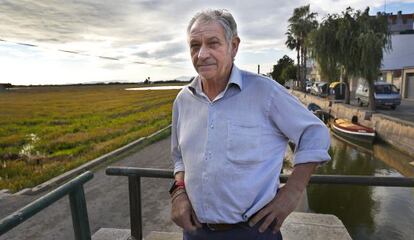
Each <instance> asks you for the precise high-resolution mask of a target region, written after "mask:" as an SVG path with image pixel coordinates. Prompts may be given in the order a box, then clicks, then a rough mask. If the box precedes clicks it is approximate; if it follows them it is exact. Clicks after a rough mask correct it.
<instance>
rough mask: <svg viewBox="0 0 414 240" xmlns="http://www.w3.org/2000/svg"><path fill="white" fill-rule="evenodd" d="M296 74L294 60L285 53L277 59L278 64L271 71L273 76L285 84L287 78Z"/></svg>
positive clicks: (291, 77)
mask: <svg viewBox="0 0 414 240" xmlns="http://www.w3.org/2000/svg"><path fill="white" fill-rule="evenodd" d="M292 71H293V74H292ZM295 74H296V67H295V65H294V61H293V59H291V58H290V57H289V56H287V55H284V56H283V57H282V58H280V59H279V60H278V61H277V64H276V65H273V71H272V72H271V73H270V75H271V76H272V78H273V79H274V80H276V81H277V82H278V83H280V84H281V85H284V84H285V82H286V81H287V80H289V79H293V78H295Z"/></svg>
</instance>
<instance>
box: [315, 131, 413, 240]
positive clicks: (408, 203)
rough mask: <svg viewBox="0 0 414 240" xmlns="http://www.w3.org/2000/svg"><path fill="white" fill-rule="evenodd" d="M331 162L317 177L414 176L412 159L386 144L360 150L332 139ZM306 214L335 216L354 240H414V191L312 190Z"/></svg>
mask: <svg viewBox="0 0 414 240" xmlns="http://www.w3.org/2000/svg"><path fill="white" fill-rule="evenodd" d="M330 151H331V156H332V161H330V162H328V163H327V164H324V165H323V166H321V167H320V168H319V169H318V170H317V174H337V175H339V174H341V175H370V176H406V177H414V166H412V165H410V164H409V162H411V161H414V159H412V158H410V157H409V156H407V155H405V154H402V153H401V152H398V151H397V150H395V149H393V148H392V147H391V146H388V145H386V144H375V145H374V146H372V147H371V148H363V147H360V146H357V145H354V144H352V143H349V142H346V141H344V140H343V139H339V138H337V137H336V136H335V135H333V134H332V136H331V150H330ZM308 201H309V208H310V211H311V212H316V213H326V214H334V215H335V216H337V217H338V218H339V219H341V220H342V222H343V223H344V224H345V226H346V228H347V229H348V231H349V233H350V235H351V237H352V238H353V239H376V240H377V239H380V240H381V239H384V240H385V239H393V240H398V239H401V240H408V239H414V188H399V187H364V186H347V185H311V186H309V187H308Z"/></svg>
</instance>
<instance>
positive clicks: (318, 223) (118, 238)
mask: <svg viewBox="0 0 414 240" xmlns="http://www.w3.org/2000/svg"><path fill="white" fill-rule="evenodd" d="M282 235H283V239H285V240H303V239H310V240H325V239H336V240H349V239H352V238H351V236H350V235H349V233H348V231H347V230H346V228H345V226H344V225H343V223H342V222H341V220H339V218H337V217H336V216H334V215H330V214H315V213H300V212H294V213H292V214H290V215H289V217H288V218H287V219H286V221H285V223H284V224H283V226H282ZM129 236H130V230H126V229H113V228H101V229H99V230H98V231H97V232H96V233H95V234H94V235H93V236H92V240H128V237H129ZM182 238H183V237H182V233H178V232H176V233H175V232H151V233H150V234H148V236H146V237H145V240H182Z"/></svg>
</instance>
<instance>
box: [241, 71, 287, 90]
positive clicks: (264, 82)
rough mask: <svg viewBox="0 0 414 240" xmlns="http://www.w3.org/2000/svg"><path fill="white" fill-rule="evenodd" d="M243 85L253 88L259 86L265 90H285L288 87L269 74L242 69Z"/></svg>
mask: <svg viewBox="0 0 414 240" xmlns="http://www.w3.org/2000/svg"><path fill="white" fill-rule="evenodd" d="M241 73H242V75H243V85H244V84H245V85H246V87H251V88H259V89H260V90H263V91H266V92H267V91H285V90H286V89H285V88H284V87H283V86H282V85H280V84H279V83H278V82H276V81H275V80H273V79H271V78H270V77H268V76H265V75H261V74H257V73H253V72H249V71H246V70H241Z"/></svg>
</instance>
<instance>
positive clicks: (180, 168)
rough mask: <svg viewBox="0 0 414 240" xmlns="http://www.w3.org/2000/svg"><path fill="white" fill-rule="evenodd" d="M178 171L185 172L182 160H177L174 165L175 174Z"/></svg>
mask: <svg viewBox="0 0 414 240" xmlns="http://www.w3.org/2000/svg"><path fill="white" fill-rule="evenodd" d="M177 172H184V164H183V163H182V162H176V163H175V166H174V175H175V174H176V173H177Z"/></svg>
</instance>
